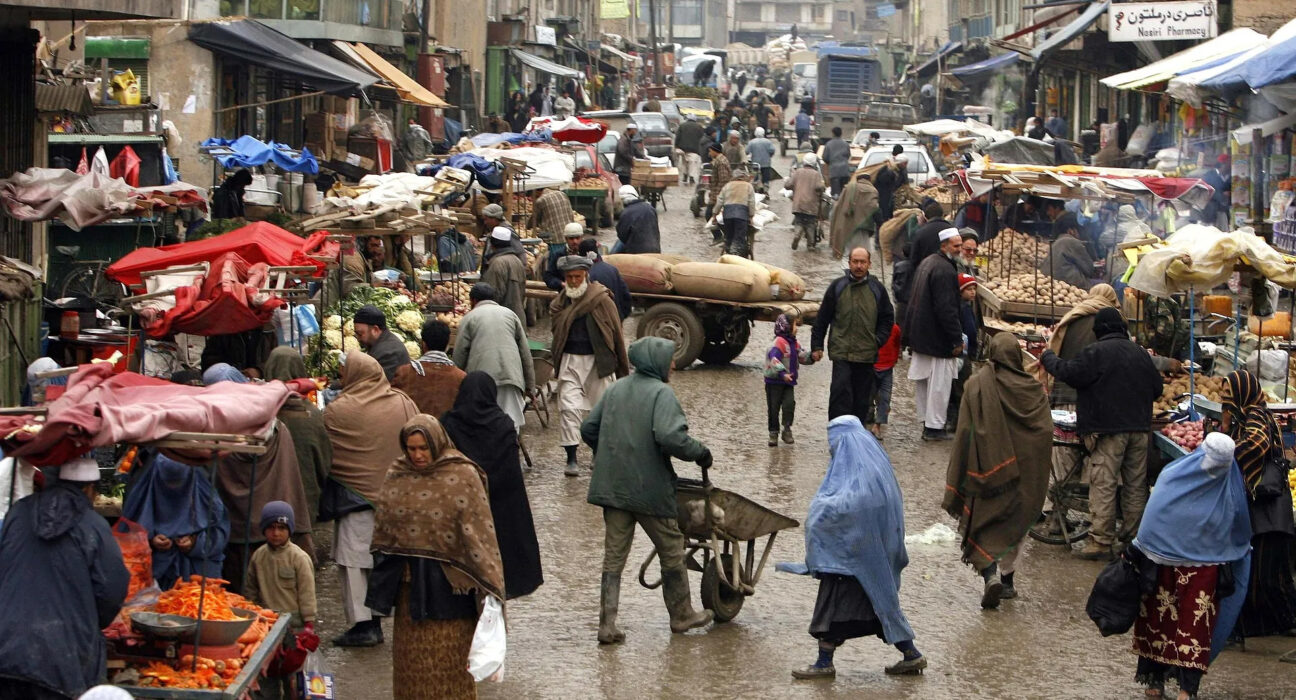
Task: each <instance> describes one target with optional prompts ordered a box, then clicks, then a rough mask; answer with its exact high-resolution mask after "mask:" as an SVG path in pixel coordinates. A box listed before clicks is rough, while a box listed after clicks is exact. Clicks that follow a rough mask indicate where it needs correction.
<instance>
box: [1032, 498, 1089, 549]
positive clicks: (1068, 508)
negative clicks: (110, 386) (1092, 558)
mask: <svg viewBox="0 0 1296 700" xmlns="http://www.w3.org/2000/svg"><path fill="white" fill-rule="evenodd" d="M1083 489H1084V487H1083V486H1080V485H1079V484H1062V485H1061V486H1057V485H1055V486H1054V487H1053V488H1052V489H1050V494H1049V503H1048V504H1047V507H1046V508H1045V509H1044V511H1043V512H1042V513H1040V517H1039V520H1037V521H1035V524H1034V525H1032V526H1031V529H1030V536H1031V537H1033V538H1035V539H1037V540H1039V541H1040V542H1043V543H1045V544H1056V545H1070V544H1073V543H1076V542H1079V541H1081V540H1083V539H1084V538H1086V537H1088V536H1089V529H1090V526H1091V524H1090V522H1089V503H1088V498H1087V494H1085V493H1083ZM1064 524H1065V534H1064V532H1063V531H1064V528H1063V525H1064Z"/></svg>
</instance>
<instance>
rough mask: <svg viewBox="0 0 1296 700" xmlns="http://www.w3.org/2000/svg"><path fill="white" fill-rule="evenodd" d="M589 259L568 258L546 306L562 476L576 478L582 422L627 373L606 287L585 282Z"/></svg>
mask: <svg viewBox="0 0 1296 700" xmlns="http://www.w3.org/2000/svg"><path fill="white" fill-rule="evenodd" d="M592 266H593V263H592V261H590V259H589V258H585V257H580V256H576V255H570V256H567V257H565V258H563V259H562V261H561V263H559V268H560V269H561V270H562V271H563V274H564V275H565V277H566V282H567V284H566V285H565V286H564V287H563V289H562V293H560V294H559V295H558V296H557V297H555V298H554V300H553V302H551V303H550V304H549V312H550V313H551V314H552V315H553V364H554V367H555V368H556V369H557V370H558V375H557V376H558V411H559V416H560V421H559V425H560V427H561V430H562V434H561V436H560V437H559V440H558V444H560V445H562V447H563V450H564V451H566V453H567V466H566V469H565V470H564V471H563V473H564V474H566V475H567V476H579V475H580V468H579V466H578V464H577V462H576V447H577V445H579V444H580V438H581V433H580V427H581V419H582V418H584V416H585V413H586V412H587V411H589V410H590V409H591V408H592V407H593V406H594V405H595V404H596V403H598V400H599V397H601V396H602V395H603V392H604V391H606V390H607V388H608V387H609V386H611V385H612V382H614V381H616V379H617V378H618V377H624V376H625V375H626V374H627V373H629V371H630V366H629V360H628V359H627V357H626V349H625V335H624V332H623V331H622V329H621V316H620V315H619V314H618V313H617V307H616V303H615V302H614V301H613V300H612V293H611V292H610V291H608V289H607V287H604V286H603V285H601V284H599V283H598V282H591V281H590V280H589V270H590V267H592Z"/></svg>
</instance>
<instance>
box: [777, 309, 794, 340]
mask: <svg viewBox="0 0 1296 700" xmlns="http://www.w3.org/2000/svg"><path fill="white" fill-rule="evenodd" d="M774 337H776V338H783V339H785V340H787V341H789V342H793V341H795V340H796V336H794V335H792V319H790V318H788V315H787V314H779V315H778V318H777V319H775V320H774Z"/></svg>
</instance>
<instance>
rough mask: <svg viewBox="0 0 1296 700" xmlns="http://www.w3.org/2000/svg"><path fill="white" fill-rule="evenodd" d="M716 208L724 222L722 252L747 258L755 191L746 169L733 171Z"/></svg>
mask: <svg viewBox="0 0 1296 700" xmlns="http://www.w3.org/2000/svg"><path fill="white" fill-rule="evenodd" d="M716 206H717V207H719V208H720V215H721V218H722V219H723V221H724V252H725V253H727V254H729V255H737V256H739V257H748V256H749V254H750V252H751V251H750V246H749V245H748V240H747V238H748V235H747V234H748V230H749V228H750V226H751V218H752V214H755V213H756V189H755V188H754V187H752V184H751V175H750V174H749V173H748V171H747V168H744V167H738V168H735V169H734V174H733V179H732V180H730V181H729V182H728V184H726V185H725V186H724V188H723V189H721V190H720V195H719V196H718V197H716Z"/></svg>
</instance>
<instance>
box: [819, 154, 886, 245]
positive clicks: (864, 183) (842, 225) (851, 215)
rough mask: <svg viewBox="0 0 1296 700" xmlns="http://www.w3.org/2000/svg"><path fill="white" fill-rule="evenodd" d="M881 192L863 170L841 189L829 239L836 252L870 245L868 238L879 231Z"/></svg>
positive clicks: (834, 208) (833, 214) (834, 209)
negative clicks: (878, 214) (879, 193)
mask: <svg viewBox="0 0 1296 700" xmlns="http://www.w3.org/2000/svg"><path fill="white" fill-rule="evenodd" d="M877 211H878V191H877V188H876V187H874V186H873V183H872V182H871V181H870V180H869V176H868V175H866V174H864V173H857V174H856V175H855V177H854V178H853V179H851V181H850V182H848V183H846V186H845V187H843V188H842V192H841V196H839V197H838V198H837V204H836V205H835V206H834V207H833V212H832V230H831V232H830V233H829V234H828V242H829V243H830V244H831V245H832V251H833V255H836V256H838V257H841V256H842V255H845V254H846V252H847V251H849V250H853V249H855V248H860V247H863V248H867V247H868V238H869V236H872V235H873V233H874V232H875V231H877V221H876V220H875V218H874V214H876V213H877Z"/></svg>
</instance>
